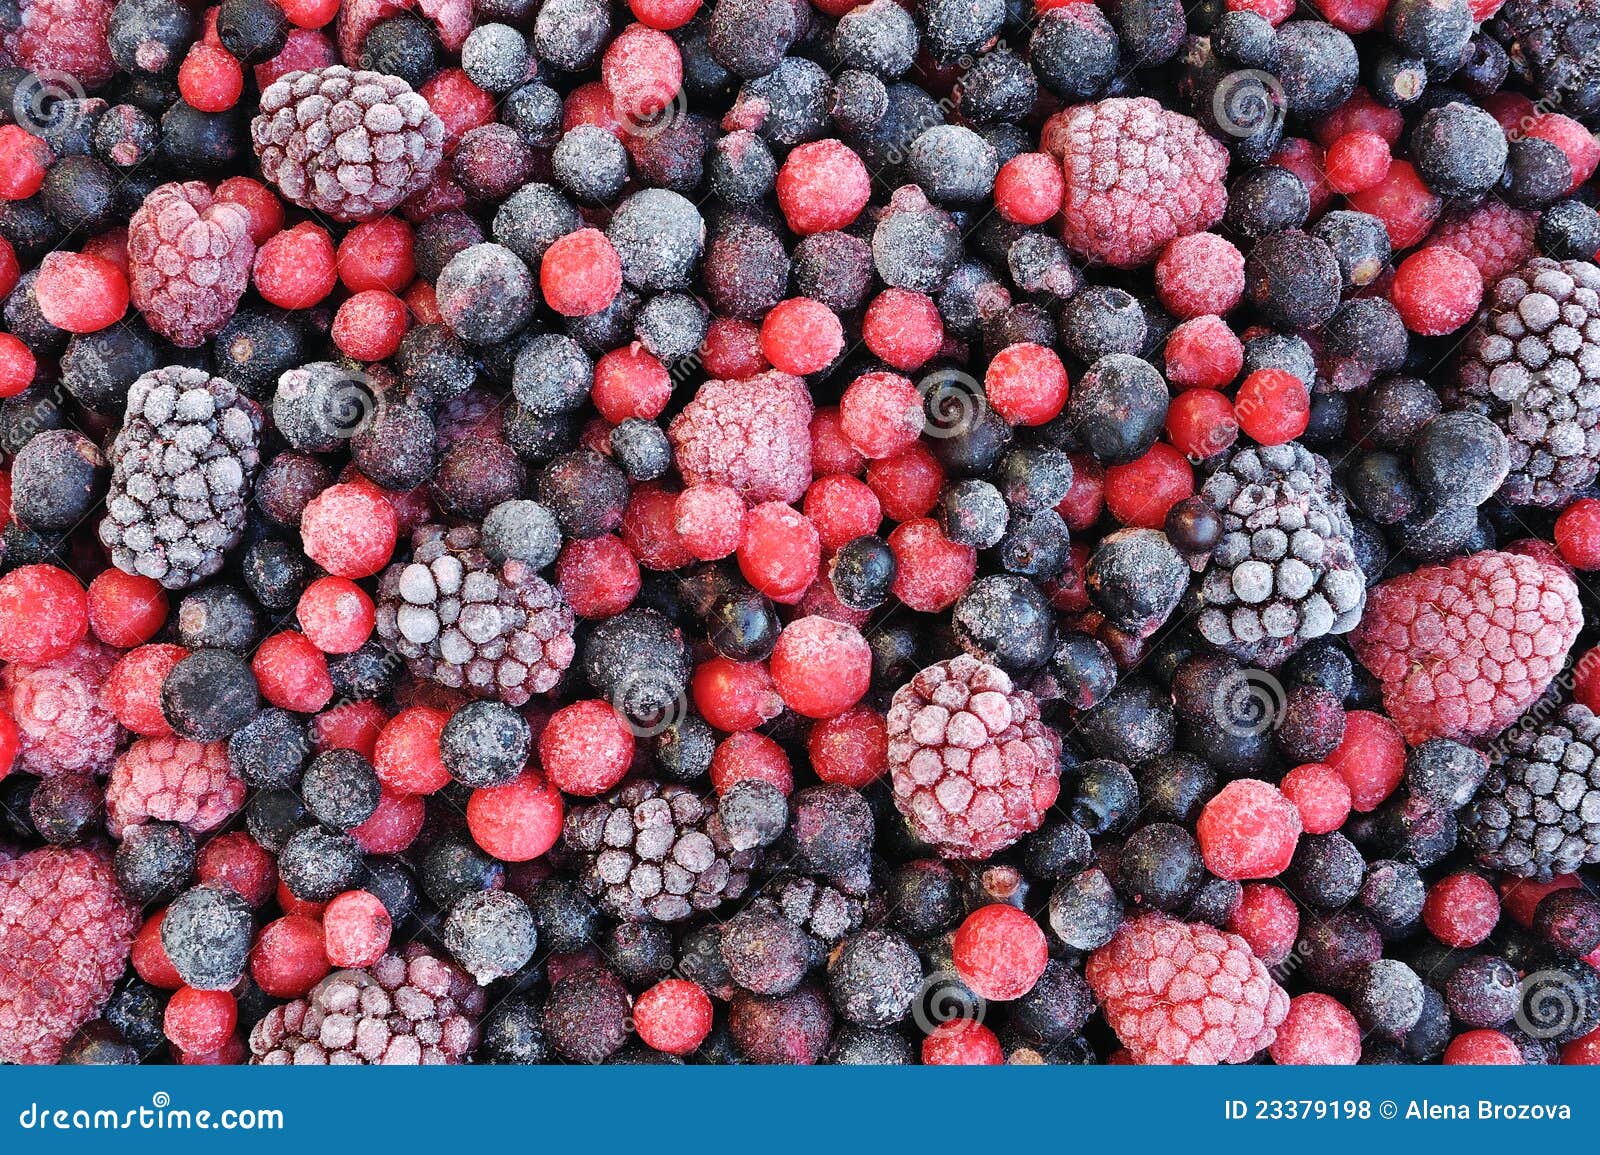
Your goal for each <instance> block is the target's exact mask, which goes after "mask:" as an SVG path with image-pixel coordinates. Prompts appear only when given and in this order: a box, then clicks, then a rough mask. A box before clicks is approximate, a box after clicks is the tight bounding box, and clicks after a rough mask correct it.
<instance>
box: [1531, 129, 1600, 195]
mask: <svg viewBox="0 0 1600 1155" xmlns="http://www.w3.org/2000/svg"><path fill="white" fill-rule="evenodd" d="M1530 120H1531V123H1526V124H1522V125H1520V126H1519V127H1520V128H1521V135H1522V136H1525V137H1531V138H1533V139H1535V140H1547V141H1549V142H1550V143H1551V144H1553V145H1555V146H1556V147H1557V148H1559V149H1560V150H1561V151H1562V152H1564V153H1565V154H1566V156H1567V163H1568V164H1569V165H1571V166H1572V183H1571V184H1570V185H1568V186H1567V194H1568V195H1569V196H1570V195H1571V194H1572V193H1574V192H1576V191H1577V189H1578V186H1579V185H1581V184H1583V182H1584V181H1586V180H1588V179H1589V178H1590V177H1592V176H1593V175H1594V171H1595V166H1596V165H1597V164H1600V141H1596V140H1595V138H1594V135H1593V134H1592V133H1591V132H1590V131H1589V130H1588V129H1587V128H1585V127H1583V125H1581V124H1579V123H1578V122H1577V121H1576V120H1573V119H1572V117H1570V116H1567V115H1565V114H1564V113H1560V112H1539V113H1536V114H1535V115H1534V116H1533V117H1531V118H1530Z"/></svg>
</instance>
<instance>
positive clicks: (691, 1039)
mask: <svg viewBox="0 0 1600 1155" xmlns="http://www.w3.org/2000/svg"><path fill="white" fill-rule="evenodd" d="M637 2H638V0H635V3H637ZM633 1026H634V1029H635V1030H637V1031H638V1032H639V1038H640V1039H641V1040H643V1042H644V1044H645V1045H646V1046H647V1047H651V1048H653V1049H655V1050H657V1051H663V1052H665V1053H666V1054H669V1055H687V1054H689V1052H691V1051H693V1050H694V1049H695V1048H696V1047H698V1046H699V1045H700V1044H701V1043H702V1042H704V1041H705V1037H706V1036H707V1035H709V1034H710V1033H711V1000H710V999H709V998H708V997H706V993H705V991H703V990H701V989H700V988H699V987H698V986H696V985H695V984H694V983H692V982H690V981H689V980H688V979H663V980H661V981H660V982H658V983H656V985H655V986H653V987H651V988H650V989H649V990H647V991H645V992H644V993H643V994H641V995H640V996H639V997H638V999H637V1000H635V1002H634V1004H633Z"/></svg>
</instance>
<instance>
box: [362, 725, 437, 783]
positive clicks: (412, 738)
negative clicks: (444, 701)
mask: <svg viewBox="0 0 1600 1155" xmlns="http://www.w3.org/2000/svg"><path fill="white" fill-rule="evenodd" d="M449 720H450V714H449V713H448V712H447V711H445V710H436V709H434V708H433V707H432V706H413V707H411V708H410V709H408V710H401V711H400V712H399V713H398V714H396V715H395V716H394V717H393V718H391V719H390V720H389V724H388V725H387V726H385V727H384V728H383V732H382V733H381V734H379V735H378V745H377V748H376V749H375V750H374V751H373V757H372V768H373V769H374V770H376V771H377V772H378V781H379V782H381V783H383V785H384V787H385V788H387V789H389V790H393V791H394V792H395V793H397V794H432V793H433V792H434V791H435V790H438V789H440V788H442V787H444V786H448V785H449V784H450V780H451V779H450V771H448V770H446V769H445V766H444V760H443V759H442V758H440V756H439V736H440V735H441V734H443V733H444V724H445V723H446V722H448V721H449Z"/></svg>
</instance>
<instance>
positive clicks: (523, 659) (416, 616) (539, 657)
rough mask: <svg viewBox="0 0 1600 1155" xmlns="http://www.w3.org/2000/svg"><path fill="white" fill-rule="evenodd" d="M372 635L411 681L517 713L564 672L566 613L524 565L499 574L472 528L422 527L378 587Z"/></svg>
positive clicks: (568, 642) (513, 564)
mask: <svg viewBox="0 0 1600 1155" xmlns="http://www.w3.org/2000/svg"><path fill="white" fill-rule="evenodd" d="M378 592H379V599H380V600H379V605H378V612H377V632H378V636H379V637H380V638H382V639H383V640H384V641H385V642H386V643H387V644H388V645H389V646H391V647H392V648H394V649H395V650H397V651H398V652H399V653H400V654H401V656H403V657H404V658H405V659H406V661H407V665H408V666H409V668H410V670H411V672H412V674H413V675H415V676H416V677H419V678H423V679H426V680H429V681H435V682H438V683H439V684H441V685H444V686H447V687H450V688H452V689H461V690H465V691H467V692H468V693H470V694H473V695H474V696H476V697H486V698H498V699H499V700H500V701H502V702H505V703H507V704H509V705H521V704H522V703H523V702H526V701H527V700H528V698H529V697H531V696H532V695H534V694H542V693H545V692H546V691H548V690H550V689H551V688H553V687H554V686H555V684H556V682H557V681H558V680H559V679H560V677H561V673H562V671H563V670H565V669H566V668H567V666H568V665H569V664H570V663H571V661H572V657H573V654H574V651H575V647H574V645H573V641H572V626H573V618H572V611H571V610H570V609H569V608H568V607H567V604H566V602H565V601H564V600H562V597H561V595H560V594H559V593H558V592H557V591H556V590H555V589H554V588H552V587H551V586H550V585H548V584H547V583H546V582H545V581H544V580H543V579H541V578H540V577H539V576H538V575H537V573H536V572H535V571H534V570H533V569H532V568H531V567H530V566H528V565H527V564H526V563H525V562H521V561H516V560H511V561H506V562H503V563H501V564H499V565H496V564H495V563H494V562H492V561H491V560H490V559H489V558H488V556H487V555H486V554H485V553H484V552H483V550H482V548H481V546H480V542H479V535H478V532H477V531H476V530H474V529H472V528H471V527H470V526H461V527H457V528H454V529H446V528H445V527H444V526H439V525H425V526H422V527H421V528H420V529H418V530H417V531H416V533H415V534H414V535H413V537H412V554H411V561H410V562H409V563H401V562H397V563H395V564H394V565H391V566H390V567H389V568H388V569H387V570H385V571H384V574H383V577H382V579H381V580H380V582H379V586H378Z"/></svg>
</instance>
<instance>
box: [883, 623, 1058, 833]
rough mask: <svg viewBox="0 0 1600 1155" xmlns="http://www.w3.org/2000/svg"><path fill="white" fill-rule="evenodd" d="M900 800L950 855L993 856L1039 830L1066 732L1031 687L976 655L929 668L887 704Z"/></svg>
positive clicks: (893, 771)
mask: <svg viewBox="0 0 1600 1155" xmlns="http://www.w3.org/2000/svg"><path fill="white" fill-rule="evenodd" d="M888 726H889V772H890V774H891V776H892V778H893V782H894V801H895V805H896V806H897V807H899V809H900V812H901V813H902V814H904V815H905V816H906V817H907V818H908V819H910V821H911V825H912V826H913V828H915V830H916V832H917V836H918V837H920V838H921V839H923V840H924V841H925V842H928V843H931V844H932V845H933V846H934V847H936V848H937V849H938V851H939V853H940V854H942V855H943V856H945V857H946V858H987V857H989V856H990V855H992V854H994V853H996V852H997V851H1000V850H1004V849H1005V848H1006V847H1008V846H1010V845H1011V844H1012V843H1013V842H1015V841H1016V840H1017V839H1019V838H1021V837H1022V836H1023V835H1024V834H1027V833H1028V832H1030V831H1032V830H1036V829H1038V827H1039V824H1040V823H1041V822H1042V821H1043V820H1044V815H1045V812H1046V811H1048V810H1049V809H1050V807H1051V805H1052V804H1053V803H1054V802H1055V800H1056V795H1057V794H1058V793H1059V791H1060V788H1061V782H1060V774H1061V769H1060V766H1059V765H1058V764H1057V759H1058V758H1059V756H1060V753H1061V740H1060V738H1058V737H1057V736H1056V734H1055V732H1054V731H1053V730H1050V729H1048V728H1046V727H1045V726H1044V724H1043V723H1042V722H1040V720H1039V705H1038V703H1037V702H1036V701H1035V700H1034V697H1033V695H1032V694H1030V693H1029V692H1028V691H1026V690H1021V689H1017V688H1015V687H1014V686H1013V685H1012V682H1011V678H1010V676H1009V675H1008V674H1007V673H1006V672H1005V671H1004V670H1001V669H1000V668H999V667H997V666H991V665H989V664H987V663H985V662H980V661H978V660H977V659H976V658H973V657H970V656H968V655H965V654H963V655H961V656H959V657H955V658H951V659H950V660H948V661H944V662H939V663H938V664H936V665H932V666H929V667H927V668H926V669H924V670H923V671H922V672H921V673H919V674H917V676H916V677H914V678H913V679H911V681H910V682H908V683H906V684H905V685H904V686H901V687H900V689H898V690H896V691H895V695H894V700H893V702H892V703H891V705H890V707H889V716H888Z"/></svg>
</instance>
